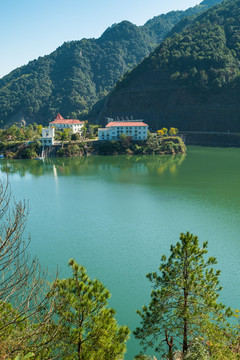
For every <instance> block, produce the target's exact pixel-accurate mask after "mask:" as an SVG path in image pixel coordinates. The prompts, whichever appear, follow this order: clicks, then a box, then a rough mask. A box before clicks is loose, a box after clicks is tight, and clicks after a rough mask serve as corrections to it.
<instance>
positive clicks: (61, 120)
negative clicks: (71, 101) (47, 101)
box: [50, 113, 83, 125]
mask: <svg viewBox="0 0 240 360" xmlns="http://www.w3.org/2000/svg"><path fill="white" fill-rule="evenodd" d="M50 124H53V125H54V124H83V122H82V121H79V120H75V119H64V118H63V117H62V115H61V114H59V113H58V114H57V116H56V117H55V119H54V121H51V122H50Z"/></svg>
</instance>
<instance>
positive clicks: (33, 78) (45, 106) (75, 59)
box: [0, 0, 221, 126]
mask: <svg viewBox="0 0 240 360" xmlns="http://www.w3.org/2000/svg"><path fill="white" fill-rule="evenodd" d="M220 1H221V0H204V1H203V2H202V3H201V4H200V5H197V6H195V7H193V8H190V9H188V10H186V11H172V12H170V13H167V14H165V15H160V16H156V17H154V18H153V19H151V20H149V21H148V22H147V23H146V24H145V25H143V26H136V25H133V24H132V23H130V22H128V21H123V22H121V23H119V24H114V25H112V26H111V27H109V28H108V29H107V30H106V31H105V32H104V33H103V34H102V36H101V37H100V38H98V39H82V40H80V41H71V42H66V43H64V44H63V45H62V46H60V47H59V48H58V49H56V50H55V51H54V52H52V53H51V54H50V55H47V56H44V57H39V58H38V59H37V60H34V61H31V62H29V63H28V65H26V66H22V67H20V68H17V69H16V70H14V71H12V72H11V73H10V74H9V75H6V76H5V77H3V78H2V79H0V121H1V122H2V125H3V126H4V125H6V124H8V123H14V122H19V121H21V120H22V119H24V120H25V121H27V122H28V123H29V122H37V123H44V124H47V123H48V122H49V120H52V119H53V117H54V116H55V115H56V113H57V112H59V111H60V112H61V113H62V114H63V116H64V117H70V118H83V119H84V118H85V117H86V115H87V114H88V113H89V111H90V110H91V109H92V107H93V106H94V104H96V103H98V102H99V101H100V100H101V99H104V97H105V96H106V95H107V94H108V92H109V91H110V90H111V89H112V88H113V86H114V84H115V83H116V81H117V80H118V79H120V78H121V77H122V76H123V74H124V73H125V72H126V71H128V70H130V69H132V68H133V67H134V66H136V65H137V64H138V63H139V62H140V61H142V60H143V58H144V57H145V56H147V55H148V54H149V53H150V51H152V50H154V48H155V47H156V46H157V44H159V43H160V42H161V41H162V40H163V39H164V38H165V36H166V35H167V34H168V32H169V31H170V30H171V29H172V28H173V26H174V25H175V24H176V23H177V22H178V21H179V20H181V19H183V18H184V17H186V16H191V15H195V14H198V13H200V12H202V11H204V10H206V9H207V8H208V7H209V6H212V5H214V4H215V3H219V2H220ZM100 106H101V104H99V106H98V107H97V108H96V109H95V111H97V109H99V107H100ZM93 114H94V109H93Z"/></svg>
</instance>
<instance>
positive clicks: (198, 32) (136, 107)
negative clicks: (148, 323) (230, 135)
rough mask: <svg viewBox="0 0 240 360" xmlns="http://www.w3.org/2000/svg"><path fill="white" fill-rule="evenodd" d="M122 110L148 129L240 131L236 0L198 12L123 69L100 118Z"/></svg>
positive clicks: (238, 1) (239, 13) (239, 0)
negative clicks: (126, 71) (141, 120)
mask: <svg viewBox="0 0 240 360" xmlns="http://www.w3.org/2000/svg"><path fill="white" fill-rule="evenodd" d="M124 115H128V116H129V115H133V116H134V117H141V118H144V119H145V121H147V122H149V124H150V126H151V127H152V129H157V128H160V127H162V126H176V127H178V128H180V129H182V130H184V129H185V130H207V131H214V130H216V131H227V130H230V131H240V0H231V1H225V2H223V3H222V4H219V5H217V6H215V7H214V8H212V9H210V10H208V11H207V12H205V13H203V14H202V15H199V16H198V17H197V18H196V19H195V21H194V22H193V23H192V24H191V25H189V26H188V27H187V28H186V29H185V30H184V31H183V32H182V33H181V34H175V35H174V36H173V37H172V38H167V39H166V40H165V41H164V42H162V44H161V45H160V46H159V47H157V49H156V50H155V51H154V52H153V53H151V54H150V56H149V57H148V58H146V59H145V60H144V61H143V62H142V63H141V64H140V65H139V66H137V67H136V68H135V69H134V70H133V71H132V72H130V74H126V75H125V77H124V79H123V80H122V81H121V82H119V83H118V85H117V87H116V89H115V91H114V92H113V93H112V95H111V96H110V97H109V99H108V101H107V103H106V106H105V109H104V111H103V113H102V117H104V116H124Z"/></svg>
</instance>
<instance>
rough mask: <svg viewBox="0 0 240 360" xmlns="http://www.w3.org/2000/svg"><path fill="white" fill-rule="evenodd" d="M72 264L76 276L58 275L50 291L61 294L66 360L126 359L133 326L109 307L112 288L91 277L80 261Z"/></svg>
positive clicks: (61, 339) (61, 341) (58, 311)
mask: <svg viewBox="0 0 240 360" xmlns="http://www.w3.org/2000/svg"><path fill="white" fill-rule="evenodd" d="M69 265H70V266H71V268H72V272H73V273H72V277H70V278H68V279H63V280H60V279H57V280H56V281H55V282H54V283H53V284H52V289H51V292H50V295H49V296H50V298H51V297H52V296H56V298H57V302H56V303H55V306H56V308H55V309H56V314H57V315H58V317H59V319H60V320H61V323H62V331H61V334H60V337H59V347H60V348H61V349H62V350H63V354H64V360H70V359H71V360H72V359H78V360H83V359H91V360H97V359H101V360H118V359H122V356H123V354H124V352H125V349H126V347H125V343H126V341H127V339H128V335H129V329H128V328H127V327H126V326H120V327H119V326H118V325H117V323H116V320H115V318H114V315H115V311H114V310H113V309H110V308H108V306H107V301H108V299H109V297H110V293H109V291H108V290H107V289H106V288H105V287H104V286H103V284H102V283H101V282H100V281H99V280H91V279H90V278H89V276H88V275H87V273H86V270H85V268H84V267H83V266H80V265H78V264H77V262H76V261H74V260H70V261H69ZM58 302H59V303H58ZM60 305H61V306H60ZM53 350H54V349H53Z"/></svg>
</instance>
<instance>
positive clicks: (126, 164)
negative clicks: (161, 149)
mask: <svg viewBox="0 0 240 360" xmlns="http://www.w3.org/2000/svg"><path fill="white" fill-rule="evenodd" d="M185 157H186V154H179V155H162V156H158V155H153V156H151V155H146V156H144V155H142V156H137V155H134V156H89V157H77V158H49V159H46V160H44V161H37V160H6V159H4V160H3V161H1V163H0V170H1V171H2V172H3V173H8V174H18V175H20V176H21V177H23V176H25V175H27V174H31V175H33V176H42V175H46V174H52V175H54V176H56V175H57V176H68V175H85V176H91V175H96V174H98V173H99V174H100V173H103V172H111V171H112V172H116V171H118V169H121V171H123V170H130V171H131V172H132V173H135V174H137V173H141V174H156V173H157V174H159V175H162V174H163V173H164V172H166V171H169V172H170V173H171V174H175V173H176V172H177V170H178V168H179V166H180V165H181V164H182V162H183V161H184V159H185Z"/></svg>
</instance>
